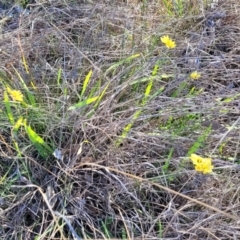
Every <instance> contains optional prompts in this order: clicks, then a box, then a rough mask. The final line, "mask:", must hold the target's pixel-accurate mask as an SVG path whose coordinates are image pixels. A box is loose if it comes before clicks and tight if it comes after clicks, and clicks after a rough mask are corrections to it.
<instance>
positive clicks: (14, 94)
mask: <svg viewBox="0 0 240 240" xmlns="http://www.w3.org/2000/svg"><path fill="white" fill-rule="evenodd" d="M7 92H8V93H9V95H10V96H11V98H12V99H13V101H16V102H23V95H22V93H21V91H19V90H12V89H11V88H9V87H7Z"/></svg>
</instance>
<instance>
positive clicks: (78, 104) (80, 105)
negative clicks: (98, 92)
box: [68, 96, 99, 110]
mask: <svg viewBox="0 0 240 240" xmlns="http://www.w3.org/2000/svg"><path fill="white" fill-rule="evenodd" d="M98 98H99V96H97V97H93V98H88V99H86V100H84V101H81V102H78V103H76V104H75V105H73V106H71V107H70V108H68V110H74V109H77V108H81V107H84V106H86V105H88V104H91V103H93V102H95V101H97V100H98Z"/></svg>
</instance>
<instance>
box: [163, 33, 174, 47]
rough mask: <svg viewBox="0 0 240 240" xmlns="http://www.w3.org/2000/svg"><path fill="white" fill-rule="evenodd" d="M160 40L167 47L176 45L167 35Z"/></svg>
mask: <svg viewBox="0 0 240 240" xmlns="http://www.w3.org/2000/svg"><path fill="white" fill-rule="evenodd" d="M161 42H162V43H164V44H165V46H166V47H167V48H175V47H176V43H175V42H174V41H173V40H172V39H171V38H170V37H169V36H167V35H165V36H163V37H161Z"/></svg>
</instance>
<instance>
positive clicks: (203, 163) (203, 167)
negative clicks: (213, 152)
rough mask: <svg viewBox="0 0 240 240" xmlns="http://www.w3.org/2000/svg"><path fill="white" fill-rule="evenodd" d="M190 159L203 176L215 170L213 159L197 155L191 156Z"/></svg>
mask: <svg viewBox="0 0 240 240" xmlns="http://www.w3.org/2000/svg"><path fill="white" fill-rule="evenodd" d="M190 159H191V160H192V163H193V164H194V165H195V170H196V171H198V172H202V173H203V174H207V173H211V172H212V170H213V168H214V166H213V165H212V159H211V158H203V157H201V156H198V155H197V154H191V156H190Z"/></svg>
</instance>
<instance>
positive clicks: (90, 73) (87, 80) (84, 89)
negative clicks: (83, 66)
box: [80, 70, 92, 98]
mask: <svg viewBox="0 0 240 240" xmlns="http://www.w3.org/2000/svg"><path fill="white" fill-rule="evenodd" d="M91 76H92V70H90V71H89V73H88V74H87V76H86V78H85V80H84V82H83V88H82V92H81V95H80V98H82V97H83V95H84V93H85V91H86V89H87V86H88V83H89V81H90V78H91Z"/></svg>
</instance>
